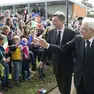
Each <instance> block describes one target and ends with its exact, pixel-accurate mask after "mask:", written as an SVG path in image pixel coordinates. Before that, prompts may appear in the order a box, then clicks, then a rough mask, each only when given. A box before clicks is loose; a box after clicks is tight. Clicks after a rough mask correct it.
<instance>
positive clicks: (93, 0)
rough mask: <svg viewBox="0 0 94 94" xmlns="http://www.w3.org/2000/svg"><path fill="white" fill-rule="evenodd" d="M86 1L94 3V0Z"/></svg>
mask: <svg viewBox="0 0 94 94" xmlns="http://www.w3.org/2000/svg"><path fill="white" fill-rule="evenodd" d="M77 1H79V2H80V1H81V0H77ZM88 2H90V3H92V4H93V5H94V0H88Z"/></svg>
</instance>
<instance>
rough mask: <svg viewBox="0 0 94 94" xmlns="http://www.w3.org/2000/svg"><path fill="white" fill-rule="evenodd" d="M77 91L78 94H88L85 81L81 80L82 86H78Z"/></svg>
mask: <svg viewBox="0 0 94 94" xmlns="http://www.w3.org/2000/svg"><path fill="white" fill-rule="evenodd" d="M76 91H77V94H88V93H87V92H86V91H85V88H84V83H83V79H81V82H80V85H79V86H78V88H77V89H76Z"/></svg>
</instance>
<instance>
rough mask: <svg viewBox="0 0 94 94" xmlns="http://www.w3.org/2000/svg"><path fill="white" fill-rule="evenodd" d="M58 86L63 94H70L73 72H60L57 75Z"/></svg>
mask: <svg viewBox="0 0 94 94" xmlns="http://www.w3.org/2000/svg"><path fill="white" fill-rule="evenodd" d="M55 76H56V80H57V85H58V88H59V91H60V93H61V94H70V90H71V81H72V72H69V73H66V72H65V73H64V72H58V73H55Z"/></svg>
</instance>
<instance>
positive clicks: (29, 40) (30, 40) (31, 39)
mask: <svg viewBox="0 0 94 94" xmlns="http://www.w3.org/2000/svg"><path fill="white" fill-rule="evenodd" d="M32 41H33V37H32V36H30V37H29V39H28V44H29V45H30V44H31V42H32Z"/></svg>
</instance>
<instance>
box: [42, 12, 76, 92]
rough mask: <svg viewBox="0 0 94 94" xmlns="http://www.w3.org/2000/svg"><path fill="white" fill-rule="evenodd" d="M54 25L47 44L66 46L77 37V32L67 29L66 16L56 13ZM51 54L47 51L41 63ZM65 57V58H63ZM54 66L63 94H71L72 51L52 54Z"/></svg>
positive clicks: (53, 18)
mask: <svg viewBox="0 0 94 94" xmlns="http://www.w3.org/2000/svg"><path fill="white" fill-rule="evenodd" d="M52 23H53V25H54V27H55V28H54V29H52V30H51V31H49V33H48V38H47V42H48V43H51V44H56V45H64V44H65V43H67V42H69V41H70V40H72V39H73V38H74V37H75V32H74V31H72V30H71V29H69V28H67V27H65V25H64V24H65V14H64V13H63V12H60V11H58V12H56V13H54V14H53V17H52ZM48 53H49V52H48V51H45V52H44V53H43V57H42V59H41V62H45V58H44V57H46V56H47V54H48ZM62 57H64V58H62ZM52 65H53V69H54V73H55V76H56V80H57V84H58V88H59V91H60V92H61V94H70V89H71V79H72V72H73V67H74V58H73V53H72V51H69V52H66V53H65V54H62V53H60V54H59V55H58V54H52Z"/></svg>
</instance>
